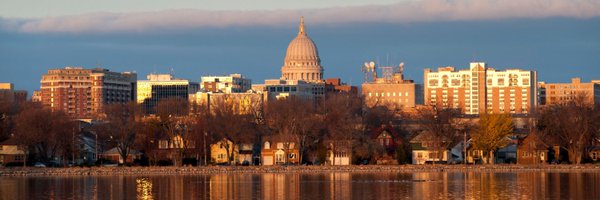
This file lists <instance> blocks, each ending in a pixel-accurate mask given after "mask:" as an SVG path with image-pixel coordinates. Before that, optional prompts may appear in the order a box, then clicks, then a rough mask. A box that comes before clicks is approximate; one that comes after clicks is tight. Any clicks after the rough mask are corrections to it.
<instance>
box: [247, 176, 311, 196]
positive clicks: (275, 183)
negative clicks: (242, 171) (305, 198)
mask: <svg viewBox="0 0 600 200" xmlns="http://www.w3.org/2000/svg"><path fill="white" fill-rule="evenodd" d="M300 182H301V179H300V174H296V173H262V174H260V186H259V187H260V189H257V190H256V191H260V192H261V194H260V196H259V198H257V199H264V200H271V199H287V200H297V199H302V193H301V189H302V188H301V187H300Z"/></svg>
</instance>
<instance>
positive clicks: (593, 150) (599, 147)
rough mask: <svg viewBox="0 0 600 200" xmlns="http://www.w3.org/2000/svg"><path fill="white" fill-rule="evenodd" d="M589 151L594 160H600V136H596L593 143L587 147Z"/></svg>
mask: <svg viewBox="0 0 600 200" xmlns="http://www.w3.org/2000/svg"><path fill="white" fill-rule="evenodd" d="M587 153H588V156H589V157H590V159H591V160H592V161H593V162H598V161H600V138H594V141H593V142H592V145H591V146H590V147H589V148H587Z"/></svg>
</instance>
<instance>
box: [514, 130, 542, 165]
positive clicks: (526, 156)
mask: <svg viewBox="0 0 600 200" xmlns="http://www.w3.org/2000/svg"><path fill="white" fill-rule="evenodd" d="M549 147H550V146H548V145H547V144H545V143H544V142H543V141H542V140H541V139H540V138H539V137H538V134H537V133H535V132H533V133H530V134H529V135H527V136H526V137H525V138H523V140H522V141H521V142H520V143H519V147H518V149H517V156H518V158H517V163H518V164H541V163H546V162H547V161H548V148H549Z"/></svg>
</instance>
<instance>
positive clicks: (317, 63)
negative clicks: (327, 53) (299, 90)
mask: <svg viewBox="0 0 600 200" xmlns="http://www.w3.org/2000/svg"><path fill="white" fill-rule="evenodd" d="M281 79H283V80H303V81H307V82H322V80H323V67H321V59H320V58H319V51H318V49H317V46H316V45H315V43H314V42H313V41H312V39H310V37H308V35H307V34H306V31H305V28H304V18H300V27H299V30H298V36H296V38H294V39H293V40H292V41H291V42H290V44H289V45H288V48H287V52H286V54H285V59H284V61H283V66H282V67H281Z"/></svg>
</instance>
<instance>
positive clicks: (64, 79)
mask: <svg viewBox="0 0 600 200" xmlns="http://www.w3.org/2000/svg"><path fill="white" fill-rule="evenodd" d="M136 79H137V75H136V74H135V73H129V72H124V73H118V72H111V71H109V70H107V69H100V68H96V69H83V68H81V67H65V68H64V69H51V70H48V73H47V74H44V75H43V76H42V80H41V87H40V92H41V95H40V96H41V102H42V104H43V105H44V106H47V107H49V108H51V109H52V110H62V111H64V112H66V113H67V114H69V115H71V116H73V117H76V118H91V117H93V116H94V115H97V114H99V113H101V112H102V109H103V106H104V105H107V104H111V103H125V102H129V101H132V100H133V99H134V97H135V89H136V87H135V84H136Z"/></svg>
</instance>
